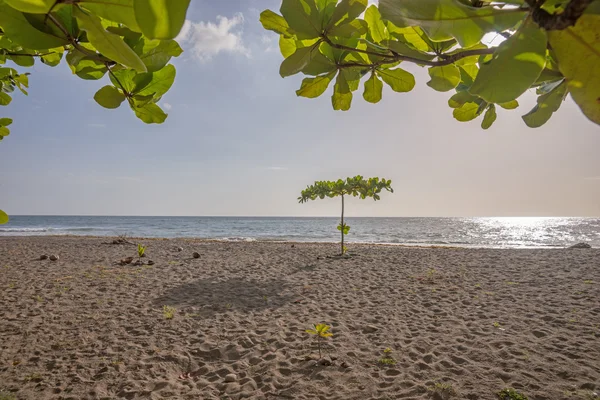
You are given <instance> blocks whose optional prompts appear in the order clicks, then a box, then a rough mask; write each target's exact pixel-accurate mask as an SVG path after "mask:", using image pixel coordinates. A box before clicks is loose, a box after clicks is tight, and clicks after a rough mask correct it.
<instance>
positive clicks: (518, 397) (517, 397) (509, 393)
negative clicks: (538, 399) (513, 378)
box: [498, 389, 528, 400]
mask: <svg viewBox="0 0 600 400" xmlns="http://www.w3.org/2000/svg"><path fill="white" fill-rule="evenodd" d="M498 399H500V400H528V399H527V396H525V395H524V394H521V393H519V392H517V391H516V390H515V389H502V390H501V391H499V392H498Z"/></svg>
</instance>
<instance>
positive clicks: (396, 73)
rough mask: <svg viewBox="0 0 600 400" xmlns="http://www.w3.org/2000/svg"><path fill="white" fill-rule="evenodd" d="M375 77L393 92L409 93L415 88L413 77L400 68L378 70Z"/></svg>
mask: <svg viewBox="0 0 600 400" xmlns="http://www.w3.org/2000/svg"><path fill="white" fill-rule="evenodd" d="M377 75H379V77H380V78H381V79H383V81H384V82H385V83H387V84H388V85H390V87H391V88H392V90H393V91H395V92H410V91H411V90H412V89H413V88H414V87H415V77H414V76H413V75H412V74H411V73H409V72H406V71H405V70H403V69H401V68H396V69H379V70H377Z"/></svg>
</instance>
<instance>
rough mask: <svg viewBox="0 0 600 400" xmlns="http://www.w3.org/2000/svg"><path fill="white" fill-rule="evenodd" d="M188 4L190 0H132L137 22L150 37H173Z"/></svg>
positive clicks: (183, 20) (179, 26)
mask: <svg viewBox="0 0 600 400" xmlns="http://www.w3.org/2000/svg"><path fill="white" fill-rule="evenodd" d="M189 5H190V0H133V9H134V11H135V18H136V20H137V23H138V25H139V27H140V28H141V29H142V33H143V34H144V36H146V37H148V38H150V39H175V37H176V36H177V35H178V34H179V31H181V28H182V27H183V23H184V22H185V15H186V12H187V9H188V6H189Z"/></svg>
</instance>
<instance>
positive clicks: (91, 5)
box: [79, 0, 175, 32]
mask: <svg viewBox="0 0 600 400" xmlns="http://www.w3.org/2000/svg"><path fill="white" fill-rule="evenodd" d="M173 2H175V1H173ZM79 4H80V5H81V6H83V7H85V8H86V9H87V10H90V11H91V12H93V13H94V14H96V15H97V16H99V17H100V18H104V19H106V20H108V21H112V22H118V23H120V24H124V25H126V26H127V27H128V28H129V29H131V30H133V31H135V32H141V29H140V27H139V26H138V23H137V20H136V15H135V12H134V9H133V0H102V1H98V0H80V2H79Z"/></svg>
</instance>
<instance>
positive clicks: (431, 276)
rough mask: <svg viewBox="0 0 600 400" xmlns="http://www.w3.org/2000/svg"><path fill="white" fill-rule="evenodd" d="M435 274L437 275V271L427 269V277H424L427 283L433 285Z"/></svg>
mask: <svg viewBox="0 0 600 400" xmlns="http://www.w3.org/2000/svg"><path fill="white" fill-rule="evenodd" d="M436 273H437V271H436V270H435V268H429V269H428V270H427V276H426V277H425V279H426V280H427V282H429V283H435V277H436Z"/></svg>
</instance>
